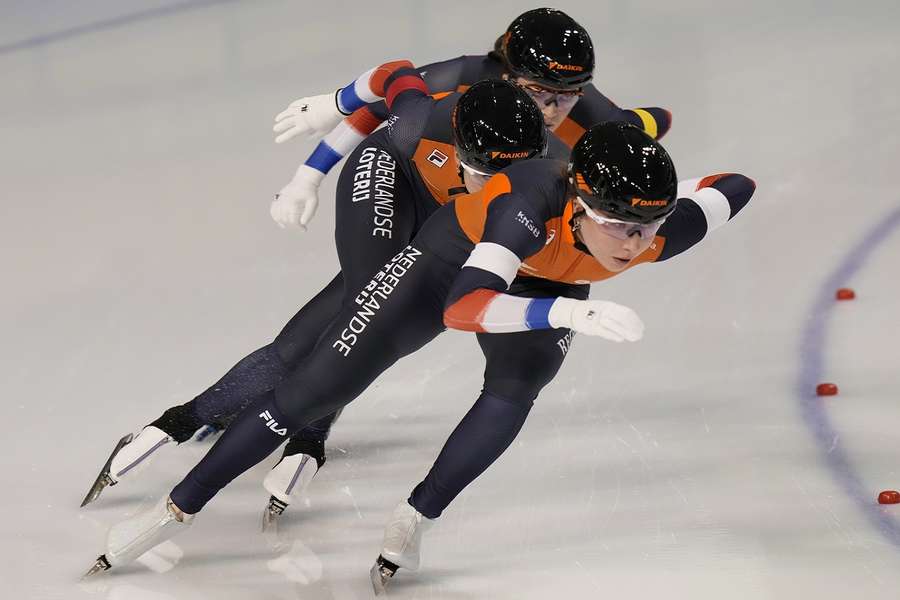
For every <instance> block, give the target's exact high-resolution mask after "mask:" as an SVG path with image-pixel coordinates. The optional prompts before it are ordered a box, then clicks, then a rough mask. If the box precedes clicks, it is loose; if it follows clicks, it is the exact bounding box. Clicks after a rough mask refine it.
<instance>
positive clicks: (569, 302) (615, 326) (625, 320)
mask: <svg viewBox="0 0 900 600" xmlns="http://www.w3.org/2000/svg"><path fill="white" fill-rule="evenodd" d="M548 320H549V321H550V326H551V327H567V328H569V329H571V330H572V331H576V332H578V333H583V334H585V335H599V336H600V337H603V338H606V339H608V340H611V341H613V342H623V341H625V340H627V341H629V342H636V341H638V340H639V339H641V338H642V337H643V336H644V322H643V321H641V318H640V317H639V316H637V313H636V312H634V311H633V310H631V309H630V308H628V307H627V306H622V305H621V304H616V303H615V302H606V301H604V300H573V299H572V298H557V299H556V300H555V301H554V302H553V305H552V306H551V307H550V314H549V315H548Z"/></svg>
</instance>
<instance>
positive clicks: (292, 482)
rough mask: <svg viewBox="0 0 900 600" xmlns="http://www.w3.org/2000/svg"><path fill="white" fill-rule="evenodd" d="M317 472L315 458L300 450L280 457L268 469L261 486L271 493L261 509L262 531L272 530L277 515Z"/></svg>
mask: <svg viewBox="0 0 900 600" xmlns="http://www.w3.org/2000/svg"><path fill="white" fill-rule="evenodd" d="M318 472H319V463H318V462H317V461H316V458H315V457H314V456H310V455H309V454H303V453H302V452H301V453H298V454H292V455H290V456H284V457H282V459H281V460H280V461H279V462H278V464H277V465H275V466H274V467H273V468H272V470H271V471H269V474H268V475H266V479H265V480H264V481H263V487H264V488H266V491H268V492H269V493H270V494H271V496H270V497H269V505H268V506H266V510H265V511H263V518H262V530H263V531H264V532H266V531H274V529H275V527H276V526H277V521H278V517H280V516H281V513H283V512H284V509H285V508H287V507H288V506H289V505H290V503H291V502H293V501H294V500H296V499H298V498H299V497H300V495H301V494H302V493H303V490H305V489H306V488H307V486H308V485H309V484H310V482H311V481H312V479H313V477H315V475H316V473H318Z"/></svg>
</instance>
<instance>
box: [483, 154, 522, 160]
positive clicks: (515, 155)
mask: <svg viewBox="0 0 900 600" xmlns="http://www.w3.org/2000/svg"><path fill="white" fill-rule="evenodd" d="M529 154H530V153H529V152H491V160H494V159H495V158H528V155H529Z"/></svg>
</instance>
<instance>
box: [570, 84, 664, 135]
mask: <svg viewBox="0 0 900 600" xmlns="http://www.w3.org/2000/svg"><path fill="white" fill-rule="evenodd" d="M603 121H622V122H626V123H631V124H632V125H635V126H637V127H640V128H641V129H643V130H644V131H646V132H647V133H648V134H649V135H651V136H653V137H654V138H656V139H661V138H662V137H663V136H664V135H666V133H668V131H669V128H670V127H671V126H672V113H671V112H670V111H668V110H666V109H665V108H659V107H656V106H650V107H644V108H630V109H623V108H619V107H618V106H617V105H616V104H615V103H614V102H613V101H612V100H610V99H609V98H607V97H606V96H604V95H603V94H601V93H600V91H599V90H597V88H595V87H594V86H593V85H591V84H589V85H586V86H585V87H584V96H582V98H581V99H580V100H579V101H578V104H576V105H575V106H574V108H572V112H571V113H569V116H568V118H567V119H566V120H565V121H563V123H562V124H561V125H560V126H559V127H558V128H557V129H556V131H555V133H556V134H557V135H559V136H560V137H561V138H562V139H563V140H565V141H566V143H567V144H568V145H569V146H573V145H575V142H577V141H578V138H580V137H581V135H582V134H583V133H584V132H585V131H586V130H588V129H590V128H591V127H592V126H593V125H596V124H597V123H602V122H603Z"/></svg>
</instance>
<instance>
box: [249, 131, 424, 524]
mask: <svg viewBox="0 0 900 600" xmlns="http://www.w3.org/2000/svg"><path fill="white" fill-rule="evenodd" d="M384 138H385V135H384V134H376V135H373V136H370V137H369V138H368V139H367V140H366V142H365V143H364V144H361V145H360V146H359V147H357V148H356V150H355V151H354V152H353V153H351V155H350V156H349V158H348V159H347V163H346V167H345V168H344V169H342V170H341V176H340V178H339V180H338V184H337V190H336V194H335V211H336V215H335V232H334V238H335V245H336V247H337V252H338V259H339V261H340V264H341V273H342V275H343V277H344V282H345V288H346V289H347V290H353V291H358V290H361V289H362V288H363V287H364V286H365V284H366V283H368V281H369V279H370V277H371V276H372V274H373V273H375V272H377V271H378V269H379V268H380V267H381V266H382V265H384V264H385V263H386V262H388V261H389V260H390V259H391V257H393V256H394V255H396V254H397V253H398V252H400V251H401V250H403V248H404V247H405V246H406V245H407V244H408V243H409V241H410V240H411V239H412V236H413V233H414V231H415V228H416V214H417V211H416V206H415V203H416V201H417V200H416V195H415V190H414V188H413V186H411V185H410V184H409V182H408V180H407V179H406V177H405V176H404V175H403V173H402V172H401V171H398V170H397V160H396V159H395V158H394V157H393V156H392V155H391V147H390V146H389V145H388V144H386V143H385V141H384ZM360 172H367V173H369V174H370V178H371V180H372V181H373V184H372V186H371V187H370V188H369V190H368V193H364V192H365V190H360V187H359V185H355V183H357V182H358V181H359V179H358V178H357V179H355V178H356V177H357V175H358V174H359V173H360ZM344 301H345V302H347V301H351V302H352V301H353V298H345V299H344ZM322 329H324V327H323V328H322ZM320 332H321V330H320ZM336 418H337V415H336V414H331V415H326V416H325V417H322V418H321V419H318V420H316V421H315V422H313V423H310V424H309V425H307V426H305V427H304V428H303V429H302V430H301V431H300V432H298V433H297V434H296V435H294V436H293V437H292V438H291V443H289V444H287V446H285V449H284V453H283V455H282V458H281V460H280V461H279V462H278V464H276V465H275V467H274V468H273V469H272V471H271V472H270V473H269V475H267V476H266V480H265V482H264V485H265V488H266V489H267V490H268V491H269V493H270V494H271V497H270V499H269V507H268V509H267V510H269V511H270V514H268V515H264V527H266V526H267V524H268V523H271V522H272V521H273V520H274V519H275V518H276V517H277V516H278V515H280V514H281V512H282V511H283V510H284V509H285V507H286V506H287V505H288V504H289V503H290V502H291V501H292V500H294V499H296V498H298V497H299V496H300V494H301V493H302V492H303V491H304V489H305V487H306V484H308V483H309V482H311V481H312V477H313V476H314V475H315V473H316V471H318V468H320V467H321V466H322V464H323V463H324V462H325V451H324V442H325V440H326V439H327V437H328V434H329V432H330V430H331V426H332V424H333V423H334V421H335V420H336ZM310 458H314V459H315V461H314V462H313V461H310V460H309V459H310ZM289 490H290V491H289Z"/></svg>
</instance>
